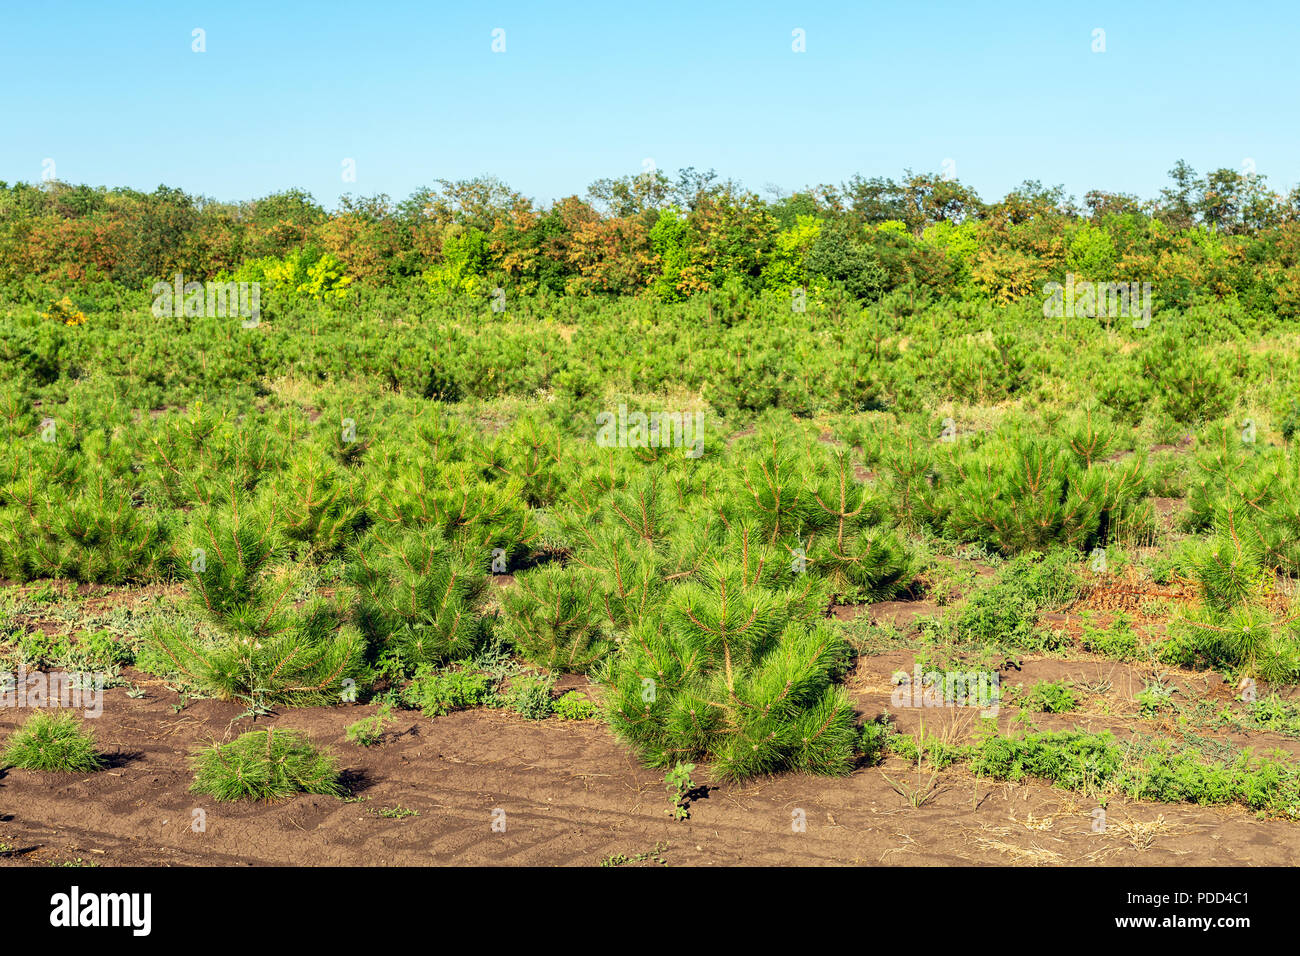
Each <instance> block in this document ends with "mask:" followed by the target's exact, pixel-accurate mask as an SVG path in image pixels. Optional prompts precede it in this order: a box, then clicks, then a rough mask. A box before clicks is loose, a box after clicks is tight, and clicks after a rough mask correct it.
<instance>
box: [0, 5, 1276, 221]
mask: <svg viewBox="0 0 1300 956" xmlns="http://www.w3.org/2000/svg"><path fill="white" fill-rule="evenodd" d="M195 28H202V29H203V30H204V31H206V47H207V51H206V52H205V53H201V54H200V53H195V52H192V49H191V46H192V43H193V39H192V31H193V30H194V29H195ZM495 28H501V29H504V30H505V43H506V50H505V52H504V53H493V51H492V31H493V30H494V29H495ZM796 28H799V29H802V30H804V31H805V34H806V46H807V52H805V53H794V52H793V51H792V49H791V44H792V42H793V41H792V35H791V31H792V30H794V29H796ZM1095 28H1101V29H1103V30H1105V45H1106V50H1105V52H1104V53H1094V52H1093V51H1092V46H1093V42H1094V41H1093V30H1094V29H1095ZM1298 39H1300V4H1295V3H1282V2H1279V3H1257V4H1251V3H1244V4H1241V3H1239V4H1231V5H1227V6H1225V5H1224V4H1222V3H1216V4H1213V5H1211V4H1209V3H1202V2H1198V0H1184V2H1176V3H1175V2H1151V3H1132V2H1127V3H1125V2H1089V3H1072V4H1062V3H1058V2H1052V0H1040V2H1037V3H1003V4H985V3H979V2H943V3H938V2H935V3H906V2H895V3H889V4H884V3H878V2H861V0H842V2H824V3H818V2H788V0H787V2H783V3H761V2H744V3H733V2H726V3H709V2H702V0H695V2H674V0H669V2H658V0H656V2H654V3H650V2H646V3H631V4H618V3H590V4H583V3H542V2H537V0H533V2H529V3H524V2H518V3H516V2H488V3H482V4H479V3H468V4H465V3H456V4H448V3H439V2H409V3H408V2H400V3H399V2H383V0H373V2H369V3H364V2H355V0H349V2H338V3H336V2H328V0H323V2H313V3H297V2H285V3H254V2H239V0H234V2H213V3H161V2H150V3H122V4H116V3H106V2H104V0H94V2H44V0H43V2H33V3H16V4H12V5H9V7H8V8H7V9H6V10H5V11H4V14H3V28H2V29H0V84H3V95H2V96H0V104H2V105H0V179H3V180H7V181H9V182H15V181H19V180H22V181H29V182H36V181H39V180H40V179H41V176H42V170H43V168H44V167H43V166H42V163H43V161H44V160H46V159H52V160H54V163H55V166H54V169H55V172H56V174H57V176H58V178H59V179H62V180H64V181H66V182H74V183H82V182H84V183H90V184H92V185H108V186H117V185H124V186H133V187H137V188H141V189H153V188H154V187H155V186H157V185H158V184H159V183H166V184H167V185H170V186H179V187H181V188H183V189H185V190H187V191H189V192H194V193H201V194H204V195H208V196H212V197H215V198H218V199H245V198H253V197H255V196H260V195H265V194H266V193H269V192H273V191H276V190H280V189H284V188H288V187H291V186H298V187H301V188H304V189H307V190H309V191H310V192H311V193H313V194H314V195H315V197H316V198H317V199H318V200H319V201H321V202H323V203H324V204H325V205H327V206H333V205H334V204H335V202H336V201H337V198H338V196H339V195H340V194H341V193H344V192H352V193H354V194H356V195H373V194H375V193H380V192H386V193H388V194H390V195H391V196H393V197H394V198H395V199H400V198H404V197H405V196H407V195H408V194H409V193H410V192H411V191H412V190H413V189H415V188H416V187H417V186H420V185H423V184H427V183H432V182H433V180H435V179H438V178H449V179H459V178H464V177H470V176H475V175H479V174H484V173H491V174H495V175H496V176H499V177H500V178H502V179H504V180H505V181H506V182H508V183H509V184H510V185H511V186H513V187H514V188H516V189H518V190H520V191H521V192H523V193H525V194H527V195H529V196H532V197H533V198H535V199H538V200H540V201H549V200H551V199H554V198H557V197H560V196H564V195H568V194H571V193H582V192H584V191H585V189H586V187H587V185H588V184H589V183H590V182H591V181H592V180H593V179H596V178H598V177H601V176H616V175H622V174H626V173H638V172H640V171H641V170H642V163H643V160H645V159H647V158H649V159H652V160H653V161H654V162H655V164H656V165H657V166H658V167H659V168H660V169H664V170H666V171H668V172H669V173H670V174H671V173H672V172H674V171H675V170H676V169H677V168H678V167H680V166H691V165H693V166H696V167H699V168H708V167H714V168H716V169H717V170H718V172H719V173H721V174H722V175H723V176H724V177H726V176H732V177H735V178H737V179H739V180H740V181H741V182H743V183H744V184H745V185H747V186H749V187H750V188H752V189H755V190H759V191H761V190H763V188H764V187H765V186H767V185H768V184H774V185H777V186H779V187H781V188H783V189H785V190H792V189H797V188H799V187H802V186H805V185H808V184H815V183H820V182H840V181H842V180H844V179H846V178H847V177H848V176H850V175H851V174H852V173H854V172H860V173H862V174H863V175H866V176H872V175H887V176H897V175H898V174H899V173H901V172H902V170H903V168H904V167H911V168H913V169H915V170H926V171H934V172H941V171H942V169H943V163H944V160H947V159H950V160H952V161H953V163H954V164H955V173H956V175H957V176H958V178H960V179H961V180H962V181H964V182H967V183H969V184H971V185H973V186H974V187H975V188H976V189H977V190H978V191H979V193H980V195H981V196H982V197H983V198H985V199H991V198H997V197H1000V196H1001V195H1003V194H1004V193H1005V192H1006V191H1007V190H1009V189H1010V188H1012V187H1013V186H1014V185H1016V184H1017V183H1019V182H1020V181H1021V180H1023V179H1026V178H1033V179H1039V180H1042V181H1043V182H1044V183H1045V184H1047V185H1054V184H1056V183H1062V184H1064V185H1065V186H1066V188H1067V190H1068V191H1070V192H1071V193H1073V194H1074V195H1076V196H1077V197H1082V195H1083V193H1084V192H1085V191H1086V190H1087V189H1089V188H1093V187H1099V188H1106V189H1113V190H1122V191H1126V192H1134V193H1137V194H1139V195H1141V196H1143V197H1149V196H1152V195H1154V194H1155V192H1156V190H1158V189H1159V188H1160V187H1161V186H1162V185H1164V184H1165V182H1166V172H1167V170H1168V169H1169V168H1170V167H1171V166H1172V165H1173V164H1174V162H1175V160H1177V159H1179V158H1185V159H1186V160H1187V161H1188V162H1190V163H1191V164H1192V165H1193V166H1194V167H1195V168H1196V169H1197V170H1198V171H1199V172H1204V171H1205V169H1207V168H1211V167H1219V166H1230V167H1233V168H1241V166H1242V163H1243V162H1244V161H1246V160H1247V159H1252V160H1253V161H1254V163H1255V166H1256V168H1257V170H1258V171H1259V172H1260V173H1263V174H1265V175H1266V176H1267V177H1268V180H1269V183H1270V185H1271V186H1273V188H1275V189H1288V188H1290V187H1291V186H1292V185H1294V184H1295V183H1296V182H1298V181H1300V116H1298V115H1297V114H1298V112H1300V96H1298V95H1297V94H1298V93H1300V82H1297V81H1298V80H1300V70H1298V69H1297V60H1298V59H1300V55H1298V53H1297V50H1296V44H1297V40H1298ZM347 158H351V159H353V160H355V162H356V182H355V183H345V182H344V181H343V179H342V163H343V160H344V159H347Z"/></svg>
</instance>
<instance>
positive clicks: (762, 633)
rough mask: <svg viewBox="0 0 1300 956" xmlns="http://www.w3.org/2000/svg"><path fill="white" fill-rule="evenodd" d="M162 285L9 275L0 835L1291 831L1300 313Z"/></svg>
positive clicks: (558, 839)
mask: <svg viewBox="0 0 1300 956" xmlns="http://www.w3.org/2000/svg"><path fill="white" fill-rule="evenodd" d="M272 288H274V287H272ZM154 298H155V297H151V296H146V295H143V294H141V293H128V292H121V293H120V294H118V295H116V297H114V296H110V295H108V294H107V293H106V292H105V291H104V290H103V289H100V290H99V291H98V292H85V293H79V294H78V297H77V298H76V299H75V300H70V302H69V306H67V307H66V308H70V309H72V310H73V311H72V312H69V313H68V315H66V316H65V315H62V313H60V314H59V315H56V317H55V318H51V311H50V310H51V306H50V305H49V302H47V301H42V302H39V303H38V302H29V301H25V300H24V297H23V295H20V294H17V293H13V294H11V295H10V296H9V298H8V299H7V300H6V301H5V304H3V305H0V365H2V367H3V371H4V375H3V384H0V431H3V434H4V442H3V451H2V452H0V456H2V457H0V575H3V578H4V586H3V593H2V595H0V659H2V660H3V667H2V668H0V670H4V671H6V672H7V673H8V674H9V675H10V676H9V679H8V681H7V683H6V684H5V686H4V693H5V695H6V698H5V702H6V704H7V706H5V707H3V708H0V746H3V747H5V748H6V749H5V751H4V761H5V769H4V770H3V778H0V863H4V864H11V865H27V864H33V863H38V864H49V863H73V864H76V863H81V864H99V863H102V864H105V865H108V864H122V863H148V864H158V865H162V864H173V863H185V864H197V863H216V864H235V863H303V862H312V863H328V864H380V863H412V864H426V863H441V864H449V863H485V864H510V863H545V864H552V863H562V864H587V865H596V864H605V865H660V864H661V863H665V862H666V863H668V864H676V863H689V864H729V863H846V864H847V863H867V864H873V865H875V864H904V863H911V864H917V863H920V864H940V863H1009V864H1017V865H1021V864H1023V865H1053V864H1064V863H1075V864H1115V863H1175V864H1179V865H1182V864H1191V863H1217V864H1223V863H1241V864H1261V863H1263V864H1283V863H1285V864H1293V863H1295V862H1297V854H1300V839H1297V834H1298V833H1300V831H1297V829H1296V827H1297V826H1300V764H1298V763H1297V760H1296V755H1297V752H1298V748H1300V702H1297V700H1296V694H1295V687H1296V684H1297V682H1300V637H1298V636H1297V631H1296V625H1295V617H1296V612H1295V610H1294V609H1293V601H1294V597H1295V592H1296V575H1297V573H1298V572H1300V564H1298V562H1300V550H1297V544H1296V542H1297V540H1298V535H1297V533H1298V532H1300V472H1298V471H1297V457H1296V451H1295V449H1294V447H1293V438H1294V430H1295V421H1296V418H1295V415H1296V412H1295V405H1294V402H1295V400H1296V396H1297V392H1296V387H1297V384H1298V382H1300V377H1298V376H1300V369H1297V360H1296V345H1297V332H1296V329H1295V327H1294V325H1293V324H1292V323H1289V322H1286V321H1281V320H1276V319H1275V318H1272V317H1270V316H1263V315H1260V314H1256V313H1247V312H1245V311H1242V310H1241V309H1240V308H1235V307H1229V306H1226V305H1223V304H1214V303H1212V302H1209V301H1206V302H1202V303H1201V304H1192V305H1189V306H1187V307H1186V308H1183V309H1180V308H1173V307H1170V308H1167V309H1164V310H1162V311H1159V312H1157V313H1156V315H1155V318H1154V319H1153V320H1152V321H1151V322H1150V323H1149V324H1147V325H1143V324H1141V323H1131V322H1128V321H1125V322H1122V323H1104V322H1099V321H1097V320H1096V319H1094V318H1089V319H1084V320H1072V321H1070V322H1068V323H1064V324H1062V323H1060V322H1058V321H1056V320H1047V321H1045V320H1044V319H1043V318H1042V310H1041V303H1040V302H1038V301H1032V302H1027V303H1019V304H1017V303H1012V304H998V303H995V302H974V303H964V304H963V303H954V302H953V301H950V300H947V299H941V298H939V299H936V298H933V297H925V296H923V297H922V298H921V299H920V300H917V299H915V298H911V297H909V296H908V295H907V293H906V292H905V291H903V292H898V293H891V294H889V295H885V296H883V297H880V296H877V297H876V298H875V299H868V300H865V301H861V302H860V301H858V300H856V299H853V298H848V299H845V300H843V301H837V300H835V299H834V297H833V296H831V297H830V298H827V299H819V300H814V301H811V302H809V303H808V306H807V308H806V309H805V310H803V311H795V312H792V311H791V309H790V307H789V304H788V302H786V301H785V300H784V299H773V297H771V296H764V295H762V294H759V293H750V292H746V291H743V290H740V291H737V290H736V289H732V290H729V291H714V292H708V293H704V294H701V295H698V296H695V297H692V298H689V299H688V300H686V301H683V302H680V303H673V302H662V301H654V300H652V299H645V298H636V299H631V298H622V299H588V298H577V297H573V296H563V297H549V296H547V295H544V294H541V295H533V296H521V297H512V298H511V299H509V301H508V302H506V304H505V305H504V307H502V308H497V307H496V305H497V300H495V299H493V298H492V297H491V296H488V297H476V296H473V295H468V294H464V293H462V292H454V293H451V292H445V291H444V292H438V293H436V294H435V293H432V292H430V291H429V290H428V289H425V288H409V287H396V288H392V287H386V286H374V287H368V286H357V287H355V288H354V287H351V286H348V287H344V288H343V291H342V293H341V294H340V295H338V296H335V297H333V298H332V299H330V298H321V297H313V296H312V295H311V294H310V293H307V292H304V293H302V294H300V295H293V294H290V292H289V291H288V290H283V291H282V292H281V293H279V294H277V295H276V296H274V297H272V296H270V295H268V296H267V298H266V299H264V300H263V302H262V308H263V311H262V312H261V313H260V314H259V315H258V317H257V321H255V322H241V321H239V320H238V318H236V319H233V320H232V319H231V318H228V317H225V316H209V315H205V314H196V315H187V314H184V310H181V311H180V312H177V313H176V314H173V315H170V316H168V317H164V318H160V317H159V316H158V315H157V314H156V309H154V308H151V306H153V305H156V302H155V301H153V300H154ZM1234 308H1235V311H1234ZM76 317H79V318H76ZM56 702H57V703H60V704H62V706H61V707H59V708H58V709H57V710H54V709H53V708H52V707H51V706H50V705H51V704H53V703H56ZM55 715H57V717H56V716H55ZM65 718H66V719H65Z"/></svg>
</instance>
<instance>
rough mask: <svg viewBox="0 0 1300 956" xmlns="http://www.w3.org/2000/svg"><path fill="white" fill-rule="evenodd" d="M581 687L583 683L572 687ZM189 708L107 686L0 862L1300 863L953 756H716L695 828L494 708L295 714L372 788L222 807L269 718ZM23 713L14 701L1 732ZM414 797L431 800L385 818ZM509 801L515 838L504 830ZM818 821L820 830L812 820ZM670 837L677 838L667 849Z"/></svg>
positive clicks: (1296, 845) (573, 743) (881, 691)
mask: <svg viewBox="0 0 1300 956" xmlns="http://www.w3.org/2000/svg"><path fill="white" fill-rule="evenodd" d="M910 658H911V655H910V653H907V652H893V653H891V654H888V655H881V656H879V657H877V658H872V659H871V661H870V666H869V667H868V668H866V669H864V671H863V673H861V674H859V675H856V676H855V679H854V681H853V682H852V686H853V688H854V691H853V692H854V693H855V695H856V696H857V697H858V703H859V705H860V707H861V709H862V710H863V712H864V713H865V714H866V715H867V716H874V714H876V713H878V712H880V711H881V710H882V709H883V707H887V706H888V700H889V696H888V692H889V688H888V686H887V677H886V678H885V684H884V686H881V687H880V688H875V687H873V686H871V685H872V684H873V683H876V682H879V677H880V675H882V674H883V675H888V674H889V673H890V672H891V671H892V670H894V669H904V670H905V669H908V668H910V666H911V660H910ZM1034 666H1035V667H1039V668H1041V669H1042V670H1043V674H1045V675H1046V674H1053V673H1056V671H1054V670H1052V669H1051V668H1050V667H1048V665H1046V664H1042V665H1037V664H1036V665H1034ZM1071 666H1075V665H1071ZM1027 669H1028V665H1027ZM872 675H875V676H874V677H873V676H872ZM583 683H584V682H583V681H582V680H581V679H574V678H570V679H567V680H566V681H565V686H566V687H568V686H582V685H583ZM174 701H175V697H174V696H173V695H171V694H170V693H168V692H165V691H163V690H162V689H160V688H159V689H156V690H155V689H151V692H150V696H149V697H146V698H143V699H138V700H133V699H131V698H129V697H127V696H126V692H125V690H123V689H121V688H116V689H110V690H108V691H107V692H106V697H105V707H104V713H103V715H102V716H101V717H100V718H98V719H96V720H93V721H90V723H91V724H92V725H93V729H94V732H95V734H96V736H97V738H98V740H99V742H100V745H101V747H102V748H103V749H104V750H105V751H106V752H107V753H108V754H109V756H110V758H111V765H110V767H109V768H108V769H106V770H104V771H101V772H99V773H95V774H88V775H76V776H72V775H68V776H62V775H58V776H49V775H41V774H36V773H31V772H27V771H22V770H9V771H7V772H6V773H4V774H3V777H0V865H33V864H34V865H47V864H50V863H58V862H67V861H71V860H77V859H80V860H83V861H85V862H88V863H99V864H104V865H132V864H134V865H194V864H216V865H260V864H300V865H307V864H310V865H341V864H360V865H374V866H383V865H399V864H415V865H430V864H433V865H437V864H533V865H537V864H545V865H593V864H597V863H599V862H600V861H601V860H602V859H604V858H606V857H608V856H611V855H614V854H623V855H625V856H628V857H632V856H635V855H637V854H642V853H651V855H652V859H651V860H650V861H648V862H646V863H645V864H644V865H656V864H654V862H653V857H654V856H658V857H661V858H662V859H664V860H665V861H666V862H667V863H668V864H670V865H681V864H689V865H726V864H756V865H768V864H865V865H878V864H921V865H935V866H939V865H954V864H976V863H978V864H1017V865H1038V864H1056V863H1079V864H1101V863H1105V864H1164V865H1171V864H1178V865H1192V864H1229V863H1238V864H1292V865H1293V864H1295V863H1297V862H1300V826H1297V825H1296V824H1292V823H1287V822H1282V821H1267V820H1266V821H1260V820H1256V819H1254V818H1253V817H1251V816H1250V815H1249V814H1247V813H1245V812H1242V811H1238V810H1232V809H1225V810H1215V809H1204V808H1198V807H1193V806H1168V805H1153V804H1134V803H1126V802H1123V801H1117V800H1112V801H1111V803H1110V806H1109V807H1108V808H1107V814H1108V822H1109V825H1108V827H1107V829H1106V832H1104V833H1094V832H1092V811H1093V810H1094V808H1093V807H1092V806H1091V805H1089V804H1088V803H1086V802H1084V801H1083V799H1082V798H1079V797H1074V796H1072V795H1070V794H1068V793H1065V792H1064V791H1061V790H1058V789H1053V788H1051V787H1049V786H1047V785H1046V784H1039V783H1030V784H1025V785H1007V784H1002V783H996V782H990V781H987V780H980V779H978V778H976V777H974V776H973V775H971V774H970V773H968V772H966V771H965V770H963V769H961V768H956V767H955V768H950V769H948V770H946V771H944V773H943V774H942V776H941V777H940V778H939V779H938V780H937V781H934V782H933V783H934V786H933V790H932V788H931V783H932V781H931V778H930V776H929V775H928V774H919V775H918V774H916V773H915V772H913V771H912V770H911V768H909V767H908V766H906V765H904V764H903V762H902V761H900V760H898V759H897V758H891V759H890V760H889V761H887V762H886V764H885V765H884V766H883V767H873V768H863V769H859V770H857V771H855V772H854V773H853V774H851V775H850V776H848V777H844V778H838V779H828V778H818V777H809V776H803V775H785V776H781V777H777V778H773V779H763V780H758V781H753V782H750V783H747V784H744V785H736V784H728V783H720V782H718V781H716V780H714V779H712V778H711V777H710V776H709V774H708V771H707V768H698V769H697V770H696V771H695V774H694V776H695V780H696V782H697V783H699V784H701V785H702V786H704V787H707V790H706V792H704V793H703V794H698V795H697V796H696V798H695V799H694V800H693V801H692V803H691V806H690V812H691V817H690V819H689V820H688V821H685V822H683V823H677V822H674V821H672V820H671V819H670V818H669V816H668V815H667V814H666V813H665V810H666V809H667V807H668V802H667V798H666V796H665V792H664V786H663V776H662V773H658V772H655V771H653V770H647V769H645V768H643V767H641V766H639V765H638V764H637V762H636V761H635V759H634V758H633V757H632V756H631V754H629V752H628V751H627V750H626V749H625V748H624V747H623V746H622V745H621V744H619V743H618V742H617V741H616V740H615V739H614V738H613V736H612V735H611V734H610V732H609V730H608V729H607V728H606V727H605V726H604V725H603V724H600V723H596V722H584V723H566V722H562V721H558V720H547V721H541V722H531V721H526V720H523V719H520V718H517V717H515V716H513V715H511V714H508V713H505V712H501V711H489V710H477V711H468V712H461V713H454V714H450V715H447V716H445V717H440V718H436V719H428V718H424V717H422V716H419V715H417V714H413V713H411V712H402V713H401V714H400V717H401V719H400V721H399V723H398V724H397V725H396V726H395V728H394V730H393V731H392V732H391V733H390V734H389V735H388V736H387V737H386V738H385V741H384V742H383V744H382V745H380V746H376V747H371V748H363V747H359V746H356V745H353V744H350V743H347V742H346V740H345V738H344V730H345V728H346V727H347V725H348V724H350V723H352V722H354V721H355V720H357V719H359V718H360V717H362V716H367V715H369V714H371V713H373V708H370V707H363V706H356V707H338V708H306V709H301V710H292V711H288V712H286V713H285V714H284V715H282V716H279V717H276V718H272V719H271V720H270V721H269V723H270V724H271V725H273V726H278V727H292V728H295V729H299V730H302V731H305V732H306V733H307V734H308V735H309V736H310V737H311V738H312V739H313V740H314V741H315V742H316V743H318V744H322V745H328V746H331V747H332V748H333V749H334V751H335V752H336V753H337V754H338V755H339V758H340V765H341V766H342V767H343V768H344V770H345V772H346V780H347V781H348V783H349V786H350V787H351V788H352V790H353V792H354V794H355V796H356V797H359V798H363V799H361V800H359V801H358V802H350V803H349V802H344V801H342V800H339V799H336V798H332V797H318V796H302V797H297V798H294V799H290V800H285V801H282V802H279V803H275V804H252V805H249V804H223V803H218V802H216V801H213V800H211V799H210V798H208V797H205V796H198V795H195V794H192V793H190V792H189V789H188V788H189V785H190V782H191V780H192V777H191V774H190V771H189V768H188V765H187V760H186V757H187V754H188V751H189V749H190V748H191V747H192V746H193V745H194V744H196V743H199V742H202V741H205V740H208V739H218V740H219V739H224V738H226V737H228V736H233V735H234V734H237V733H239V732H241V731H242V730H245V729H247V728H248V726H250V725H249V723H248V721H247V720H246V719H245V720H243V721H240V722H238V723H237V724H235V725H233V726H231V721H232V719H233V718H234V717H235V715H236V713H237V712H238V711H239V707H237V706H236V705H233V704H225V703H219V702H216V701H199V702H195V703H192V704H190V706H188V707H186V708H185V709H184V710H181V711H180V712H179V713H177V712H175V711H174V710H173V707H172V704H173V703H174ZM945 715H947V719H952V720H960V719H962V718H963V715H961V714H955V713H950V712H947V711H944V710H939V711H937V712H933V713H928V714H927V715H926V720H927V722H928V723H927V730H928V731H929V732H935V731H936V730H937V729H938V727H939V725H940V724H941V723H942V721H943V720H944V719H946V718H945ZM23 716H25V715H24V714H22V713H15V712H13V711H0V732H2V733H5V734H7V733H8V732H9V731H11V730H12V729H13V727H14V726H15V724H16V723H17V722H18V720H19V719H21V718H22V717H23ZM899 716H900V729H904V730H907V729H909V727H908V726H907V724H906V722H905V719H906V717H907V715H905V714H900V715H899ZM1256 743H1258V741H1256ZM927 793H928V794H929V796H928V797H927V796H925V795H926V794H927ZM914 803H919V806H913V804H914ZM396 808H402V809H405V810H415V811H417V812H418V815H417V816H405V817H401V818H388V817H384V816H381V815H379V811H381V810H385V809H390V810H391V809H396ZM498 808H499V809H501V810H504V811H505V821H506V829H505V832H494V831H493V829H492V820H493V816H492V814H493V810H494V809H498ZM196 809H202V810H204V811H205V813H206V830H205V831H204V832H194V830H193V829H192V828H191V823H192V820H193V819H194V811H195V810H196ZM798 811H802V813H801V814H800V813H799V812H798ZM800 818H801V819H803V820H805V821H806V830H805V832H795V829H794V826H793V824H794V821H796V820H797V819H800ZM658 844H667V848H666V849H662V848H661V849H660V850H659V851H657V852H655V847H656V845H658Z"/></svg>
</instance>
